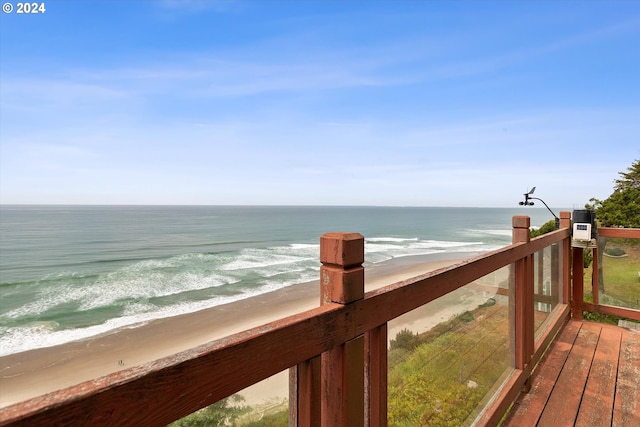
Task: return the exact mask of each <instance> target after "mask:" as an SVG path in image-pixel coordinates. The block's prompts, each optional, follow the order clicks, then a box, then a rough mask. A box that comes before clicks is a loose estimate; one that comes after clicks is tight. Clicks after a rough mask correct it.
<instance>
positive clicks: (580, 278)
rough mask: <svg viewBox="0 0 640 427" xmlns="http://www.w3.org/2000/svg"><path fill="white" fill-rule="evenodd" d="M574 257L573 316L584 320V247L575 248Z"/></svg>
mask: <svg viewBox="0 0 640 427" xmlns="http://www.w3.org/2000/svg"><path fill="white" fill-rule="evenodd" d="M572 257H573V267H572V269H571V272H572V278H573V281H572V284H573V286H572V290H573V295H572V299H571V317H573V318H574V319H578V320H582V319H583V317H582V302H583V301H584V249H582V248H573V251H572Z"/></svg>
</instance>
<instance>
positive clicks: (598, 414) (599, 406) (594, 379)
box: [576, 328, 622, 427]
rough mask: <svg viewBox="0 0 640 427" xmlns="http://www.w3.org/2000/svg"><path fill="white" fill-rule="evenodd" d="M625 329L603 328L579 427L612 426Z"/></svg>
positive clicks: (577, 424)
mask: <svg viewBox="0 0 640 427" xmlns="http://www.w3.org/2000/svg"><path fill="white" fill-rule="evenodd" d="M621 337H622V330H621V329H617V328H616V329H614V328H602V329H601V332H600V339H599V340H598V346H597V348H596V353H595V356H594V358H593V363H592V364H591V370H590V372H589V379H588V380H587V385H586V387H585V390H584V395H583V396H582V402H581V403H580V411H579V413H578V418H577V419H576V426H584V427H591V426H608V425H611V416H612V413H613V395H614V393H615V385H616V384H615V381H612V379H615V378H616V376H617V374H618V355H619V354H620V340H621Z"/></svg>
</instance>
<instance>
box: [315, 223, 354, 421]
mask: <svg viewBox="0 0 640 427" xmlns="http://www.w3.org/2000/svg"><path fill="white" fill-rule="evenodd" d="M320 262H321V263H322V266H321V267H320V289H321V297H320V298H321V303H322V304H329V303H335V304H349V303H352V302H354V301H357V300H360V299H363V298H364V267H363V266H362V263H363V262H364V237H363V236H362V235H361V234H358V233H326V234H324V235H323V236H322V237H320ZM364 359H365V355H364V336H360V337H357V338H355V339H353V340H351V341H349V342H347V343H345V344H343V345H339V346H337V347H334V348H333V349H331V350H329V351H326V352H325V353H323V354H322V355H321V372H322V373H321V379H320V381H321V396H322V402H321V404H320V417H321V419H320V425H321V426H324V427H338V426H344V427H349V426H362V425H364V418H365V417H364Z"/></svg>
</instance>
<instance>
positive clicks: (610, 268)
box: [585, 237, 640, 310]
mask: <svg viewBox="0 0 640 427" xmlns="http://www.w3.org/2000/svg"><path fill="white" fill-rule="evenodd" d="M598 252H599V253H600V257H599V260H600V263H599V265H598V268H597V269H596V271H592V275H597V278H598V282H597V283H598V295H599V300H600V301H599V303H600V304H606V305H613V306H617V307H625V308H632V309H636V310H638V309H640V239H622V238H606V237H604V238H603V237H600V238H599V239H598ZM585 282H586V280H585ZM590 286H591V280H589V287H590ZM585 288H586V286H585ZM585 290H586V289H585ZM585 299H586V298H585Z"/></svg>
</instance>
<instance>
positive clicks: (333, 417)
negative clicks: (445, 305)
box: [0, 212, 585, 427]
mask: <svg viewBox="0 0 640 427" xmlns="http://www.w3.org/2000/svg"><path fill="white" fill-rule="evenodd" d="M529 225H530V220H529V218H528V217H524V216H516V217H514V218H513V244H512V245H509V246H507V247H505V248H502V249H500V250H497V251H494V252H490V253H486V254H483V255H481V256H478V257H475V258H472V259H469V260H466V261H463V262H461V263H459V264H456V265H453V266H450V267H447V268H444V269H440V270H437V271H434V272H430V273H427V274H423V275H420V276H417V277H414V278H411V279H408V280H404V281H400V282H397V283H393V284H390V285H388V286H386V287H383V288H380V289H377V290H374V291H370V292H367V293H365V292H364V268H363V266H362V264H363V262H364V238H363V236H361V235H360V234H357V233H328V234H325V235H323V236H322V237H321V240H320V261H321V263H322V267H321V270H320V286H321V291H320V293H321V299H320V301H321V305H320V306H319V307H318V308H315V309H312V310H309V311H305V312H302V313H299V314H296V315H293V316H290V317H286V318H283V319H280V320H277V321H274V322H271V323H268V324H265V325H262V326H259V327H256V328H253V329H249V330H246V331H243V332H241V333H238V334H235V335H231V336H228V337H225V338H223V339H219V340H216V341H213V342H210V343H208V344H206V345H203V346H200V347H197V348H193V349H191V350H188V351H185V352H182V353H179V354H176V355H173V356H171V357H167V358H163V359H160V360H156V361H154V362H151V363H148V364H145V365H142V366H138V367H133V368H130V369H127V370H123V371H119V372H117V373H114V374H111V375H108V376H105V377H102V378H98V379H95V380H92V381H88V382H85V383H82V384H78V385H76V386H73V387H69V388H67V389H64V390H60V391H57V392H54V393H50V394H47V395H44V396H41V397H37V398H34V399H31V400H28V401H25V402H21V403H18V404H15V405H12V406H9V407H6V408H4V409H2V410H1V412H0V425H29V426H35V425H83V426H84V425H91V426H98V425H131V426H140V425H145V426H163V425H166V424H167V423H169V422H171V421H173V420H176V419H179V418H181V417H183V416H186V415H188V414H190V413H192V412H194V411H196V410H198V409H200V408H203V407H205V406H208V405H210V404H212V403H215V402H217V401H219V400H221V399H223V398H225V397H227V396H230V395H232V394H234V393H236V392H238V391H240V390H242V389H244V388H246V387H248V386H250V385H252V384H255V383H257V382H259V381H261V380H263V379H266V378H268V377H270V376H272V375H274V374H276V373H279V372H282V371H284V370H289V373H290V387H289V388H290V399H289V400H290V402H289V405H290V411H289V412H290V425H292V426H331V427H335V426H358V425H367V426H386V425H387V343H388V341H387V323H388V322H389V321H391V320H392V319H395V318H397V317H398V316H400V315H402V314H404V313H407V312H409V311H411V310H413V309H416V308H418V307H421V306H423V305H425V304H427V303H429V302H430V301H434V300H436V299H438V298H440V297H442V296H444V295H446V294H448V293H450V292H453V291H455V290H457V289H459V288H461V287H462V286H465V285H467V284H470V283H472V282H474V281H476V280H478V279H479V278H482V277H483V276H485V275H487V274H489V273H492V272H495V271H497V270H499V269H501V268H503V267H506V266H511V267H510V268H511V270H510V271H511V278H512V280H511V281H510V285H509V289H508V294H509V319H510V320H509V322H510V328H511V337H512V339H511V346H510V348H511V351H512V357H511V360H512V365H513V369H512V370H511V371H510V372H511V373H510V374H509V376H508V378H507V379H506V381H504V382H503V383H502V385H501V386H500V387H498V389H497V392H495V393H494V395H493V398H492V399H491V400H490V401H489V403H488V404H487V405H485V407H484V409H483V410H482V412H481V413H480V414H479V416H478V417H477V418H476V420H475V425H496V424H497V423H498V422H499V420H500V418H501V417H502V416H503V414H504V413H505V411H506V410H507V408H508V407H509V405H510V404H511V402H513V401H514V400H515V398H516V397H517V395H518V394H519V393H520V392H521V390H522V389H523V388H524V389H526V388H527V385H528V379H529V377H530V375H531V372H532V370H533V367H534V366H535V364H536V363H537V362H538V360H539V359H540V358H541V356H542V354H543V352H544V350H545V349H546V348H547V346H548V345H549V343H550V342H551V341H552V339H553V338H554V336H555V334H556V333H557V332H558V331H559V329H560V328H561V327H562V325H563V324H564V322H565V321H566V319H567V318H568V317H569V315H570V306H569V304H570V299H569V298H570V294H569V291H570V275H571V271H570V266H571V263H570V255H571V248H570V240H571V236H570V213H569V212H561V223H560V225H561V228H560V229H559V230H557V231H555V232H552V233H549V234H546V235H544V236H541V237H538V238H535V239H533V240H530V238H529ZM549 246H553V247H554V250H555V251H559V252H560V253H561V255H562V256H560V257H558V259H562V264H561V265H559V266H557V267H558V271H559V272H560V273H559V274H557V277H556V278H555V280H557V281H558V284H559V292H558V293H559V295H558V299H559V301H558V304H556V305H555V308H554V309H553V311H552V312H551V313H550V314H549V315H548V318H547V319H548V320H547V321H546V322H545V324H544V325H545V326H544V328H543V330H542V331H537V333H536V331H534V319H533V317H534V288H535V284H534V270H535V265H534V255H535V254H536V253H537V252H538V251H541V250H543V249H544V248H547V247H549ZM574 252H575V251H574ZM575 255H576V253H574V256H575ZM574 268H575V263H574ZM582 307H583V308H584V307H585V305H584V303H583V304H582Z"/></svg>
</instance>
